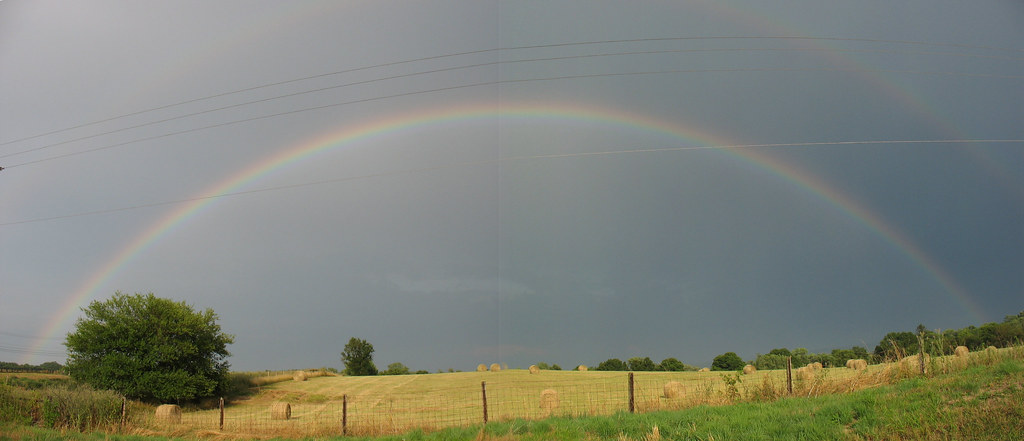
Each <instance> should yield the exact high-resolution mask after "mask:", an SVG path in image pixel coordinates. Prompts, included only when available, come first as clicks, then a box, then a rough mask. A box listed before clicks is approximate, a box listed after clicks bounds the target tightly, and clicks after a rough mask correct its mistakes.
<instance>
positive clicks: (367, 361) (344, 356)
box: [341, 337, 377, 376]
mask: <svg viewBox="0 0 1024 441" xmlns="http://www.w3.org/2000/svg"><path fill="white" fill-rule="evenodd" d="M341 362H342V363H345V375H350V376H360V375H377V366H375V365H374V364H373V345H371V344H370V343H369V342H367V341H366V340H363V339H361V338H355V337H352V338H350V339H349V340H348V344H346V345H345V350H343V351H341Z"/></svg>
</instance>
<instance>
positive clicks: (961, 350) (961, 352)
mask: <svg viewBox="0 0 1024 441" xmlns="http://www.w3.org/2000/svg"><path fill="white" fill-rule="evenodd" d="M970 352H971V351H970V350H969V349H967V346H957V347H956V349H954V350H953V354H954V355H956V356H957V357H966V356H967V354H969V353H970Z"/></svg>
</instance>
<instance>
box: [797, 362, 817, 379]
mask: <svg viewBox="0 0 1024 441" xmlns="http://www.w3.org/2000/svg"><path fill="white" fill-rule="evenodd" d="M795 373H796V379H797V380H800V381H808V380H810V379H811V378H814V369H813V368H811V366H810V365H807V366H804V367H802V368H796V371H795Z"/></svg>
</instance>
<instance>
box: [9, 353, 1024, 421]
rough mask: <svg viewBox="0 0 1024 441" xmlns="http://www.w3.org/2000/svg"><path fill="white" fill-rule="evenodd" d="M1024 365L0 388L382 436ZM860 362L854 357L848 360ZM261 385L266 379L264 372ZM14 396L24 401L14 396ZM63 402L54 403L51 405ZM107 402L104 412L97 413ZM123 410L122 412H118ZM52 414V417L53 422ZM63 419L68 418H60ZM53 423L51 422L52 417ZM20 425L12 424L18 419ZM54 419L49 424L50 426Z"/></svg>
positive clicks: (956, 360) (951, 362)
mask: <svg viewBox="0 0 1024 441" xmlns="http://www.w3.org/2000/svg"><path fill="white" fill-rule="evenodd" d="M1006 358H1014V359H1022V358H1024V347H1012V348H1006V349H999V350H997V349H995V348H990V349H986V350H983V351H977V352H974V353H969V354H968V353H967V352H966V351H964V354H961V355H951V356H941V355H937V356H929V354H927V353H923V352H922V353H918V354H914V355H912V356H906V357H902V358H900V359H898V360H893V361H892V362H888V363H883V364H879V365H866V364H865V365H857V364H856V363H853V364H851V366H853V367H848V368H839V367H836V368H826V369H822V368H820V367H818V368H812V367H811V366H807V367H801V368H793V367H792V366H790V367H789V368H788V369H781V370H765V371H753V372H745V373H743V374H741V373H738V372H594V371H591V372H563V371H540V372H539V373H536V374H534V373H530V372H529V371H525V370H503V371H501V372H467V373H456V374H446V375H429V376H428V375H406V376H397V377H317V378H313V379H310V380H309V381H282V382H280V383H278V384H276V385H274V386H273V387H264V388H263V389H262V390H261V391H260V392H259V393H257V394H256V395H253V396H250V397H247V398H243V399H240V400H238V401H236V402H233V403H230V404H229V405H227V406H225V403H224V401H223V399H222V400H220V402H219V406H218V403H216V402H214V403H213V405H212V406H208V407H209V408H207V409H199V408H192V409H189V410H188V411H185V412H182V411H181V409H180V408H178V406H173V405H167V406H160V407H158V408H156V409H154V408H153V407H152V406H149V405H145V404H142V403H138V402H131V401H128V400H126V399H124V398H123V397H121V396H119V395H117V394H114V393H112V392H109V391H94V390H91V389H88V388H85V389H67V390H51V389H46V390H20V389H17V388H12V387H0V417H7V416H9V415H6V414H7V413H10V412H13V415H15V416H17V415H22V418H21V420H25V422H26V423H32V424H40V425H43V426H44V427H64V428H72V429H79V430H84V429H91V430H97V429H99V430H107V431H111V432H120V433H160V434H168V435H175V436H176V435H186V436H187V435H195V436H208V435H210V436H220V435H225V436H230V437H240V438H244V437H281V438H299V437H329V436H338V435H388V434H400V433H404V432H408V431H411V430H416V429H420V430H425V431H432V430H439V429H444V428H448V427H466V426H475V425H480V424H487V423H491V422H506V421H512V420H539V419H544V418H547V417H581V416H601V415H610V414H614V413H617V412H635V413H643V412H653V411H659V410H675V409H683V408H689V407H694V406H699V405H719V404H728V403H735V402H741V401H770V400H773V399H776V398H779V397H782V396H818V395H824V394H831V393H842V392H849V391H853V390H857V389H862V388H866V387H873V386H877V385H879V384H889V383H892V382H893V381H896V380H898V379H900V378H910V377H916V376H919V375H923V374H926V373H927V372H933V373H938V372H942V373H948V372H954V371H957V370H962V369H965V368H967V367H969V366H972V365H994V364H996V363H998V362H1000V361H1001V360H1003V359H1006ZM854 361H859V360H854ZM268 377H273V375H269V374H268ZM19 390H20V392H19ZM57 404H60V405H57ZM100 404H102V406H99V405H100ZM118 407H120V409H118ZM50 414H53V415H50ZM64 414H66V415H64ZM48 415H49V416H50V417H52V418H50V417H48ZM16 420H18V419H16ZM51 420H52V421H51Z"/></svg>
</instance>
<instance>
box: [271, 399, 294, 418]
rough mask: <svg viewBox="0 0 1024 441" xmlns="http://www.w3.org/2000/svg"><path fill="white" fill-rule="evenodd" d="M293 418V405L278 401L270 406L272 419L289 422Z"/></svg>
mask: <svg viewBox="0 0 1024 441" xmlns="http://www.w3.org/2000/svg"><path fill="white" fill-rule="evenodd" d="M291 418H292V405H291V404H288V403H285V402H283V401H278V402H275V403H273V404H271V405H270V419H272V420H289V419H291Z"/></svg>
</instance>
